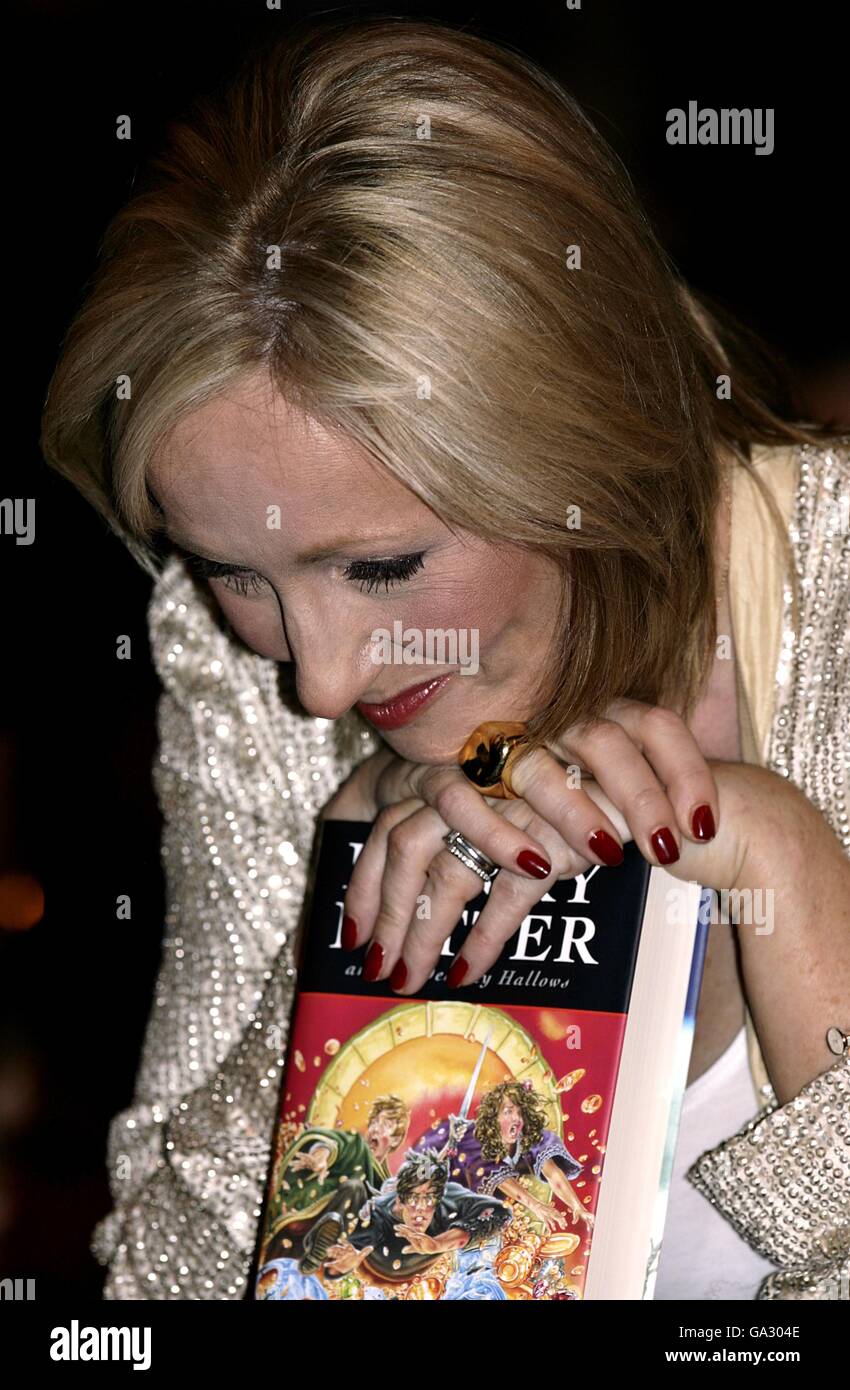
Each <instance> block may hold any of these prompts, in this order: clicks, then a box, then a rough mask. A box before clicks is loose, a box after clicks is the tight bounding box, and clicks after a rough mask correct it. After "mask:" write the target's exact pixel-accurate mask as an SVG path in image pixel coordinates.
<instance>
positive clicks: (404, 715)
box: [355, 671, 454, 729]
mask: <svg viewBox="0 0 850 1390" xmlns="http://www.w3.org/2000/svg"><path fill="white" fill-rule="evenodd" d="M453 675H454V672H453V671H449V672H448V673H447V674H446V675H444V676H435V677H434V678H433V679H432V680H429V681H420V683H419V685H411V686H408V688H407V690H402V691H400V692H399V694H398V695H394V696H393V698H392V699H391V700H387V701H385V702H384V703H382V704H376V705H370V704H366V703H365V702H364V701H363V700H359V701H358V703H357V705H356V706H355V708H356V709H359V711H360V713H361V714H362V715H363V717H364V719H368V720H369V723H370V724H374V725H375V727H376V728H378V729H400V728H401V726H402V724H409V723H410V721H411V719H415V718H416V716H417V714H418V713H419V711H420V710H421V709H423V708H424V706H425V705H426V704H427V703H428V701H429V700H431V699H433V697H434V696H435V695H436V694H437V692H438V691H440V690H442V688H443V686H444V685H445V684H446V683H447V682H448V681H450V680H451V678H452V676H453Z"/></svg>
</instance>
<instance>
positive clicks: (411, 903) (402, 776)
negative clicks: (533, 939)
mask: <svg viewBox="0 0 850 1390" xmlns="http://www.w3.org/2000/svg"><path fill="white" fill-rule="evenodd" d="M608 715H609V717H608V718H606V719H604V720H600V721H597V722H596V723H594V724H590V725H585V726H581V727H577V728H575V729H571V730H570V731H569V732H568V733H567V734H566V735H564V736H563V737H562V738H561V739H560V740H559V742H558V747H557V750H556V751H555V752H554V753H553V752H552V751H549V750H548V749H539V750H536V751H535V752H534V753H531V754H529V755H527V756H525V757H523V758H520V759H518V760H517V761H516V763H514V764H513V765H512V768H511V779H512V784H513V787H514V790H515V791H516V792H518V793H519V798H518V799H517V800H515V801H498V800H494V799H492V798H485V797H482V796H481V794H480V793H479V792H478V791H476V789H475V788H474V787H473V786H472V785H471V784H470V783H469V782H468V781H467V779H466V778H465V777H464V775H463V773H462V772H461V771H460V769H459V768H458V767H456V766H454V765H452V766H445V765H424V764H413V763H408V762H405V761H404V760H402V759H399V758H397V757H396V756H395V754H393V753H392V751H391V750H389V749H382V750H381V751H380V752H379V753H377V754H375V755H374V756H373V757H372V758H369V759H367V760H366V762H365V763H364V764H362V765H361V767H360V768H358V769H357V770H356V771H355V773H354V774H352V777H351V778H349V779H348V781H347V782H346V783H345V785H344V786H343V787H342V788H341V789H340V791H339V792H338V793H337V795H336V796H335V797H334V798H333V799H332V800H331V801H330V802H329V803H328V805H327V807H326V808H325V810H324V812H323V817H324V818H331V819H347V818H351V819H360V820H373V819H374V820H375V824H374V826H373V829H372V831H371V833H370V835H369V839H368V840H367V843H366V845H365V846H364V848H363V850H362V851H361V854H360V856H359V858H358V861H357V864H356V865H355V868H354V870H353V872H352V876H351V881H350V884H349V888H348V892H347V894H346V900H345V923H344V932H343V941H344V944H345V946H346V947H347V948H348V949H351V950H353V949H355V948H356V947H358V946H361V945H363V944H364V943H365V942H366V941H367V940H369V939H370V938H371V945H370V950H369V953H368V955H367V960H366V966H365V969H364V974H365V977H366V978H367V979H370V980H376V979H383V978H386V977H387V976H388V975H389V976H391V980H392V984H393V987H394V988H395V989H397V990H398V991H399V992H404V993H407V994H410V993H415V991H416V990H417V989H418V988H419V987H420V986H421V984H422V983H423V982H424V980H425V979H427V977H428V975H429V974H430V972H431V970H432V969H433V967H434V965H435V964H436V962H437V960H438V958H439V955H440V951H441V949H442V946H443V943H444V941H445V939H446V938H447V937H448V936H449V934H450V933H451V931H452V929H453V928H454V926H455V924H456V922H457V920H458V918H459V917H460V915H461V913H462V911H463V908H464V905H465V904H466V903H467V902H468V901H469V900H470V899H471V898H474V897H477V895H478V893H479V892H480V891H481V886H482V885H481V879H480V878H478V877H477V875H475V874H474V873H473V872H472V871H471V870H469V869H467V868H466V867H465V866H464V865H463V864H461V863H460V861H459V860H457V859H456V858H455V857H454V856H453V855H451V854H450V853H449V852H448V850H447V849H446V847H445V845H444V844H443V836H444V835H445V834H446V833H447V832H448V830H450V829H452V830H460V831H461V833H462V834H463V835H464V836H465V837H466V838H467V839H469V840H470V841H471V843H472V844H474V845H476V846H477V848H479V849H480V850H482V851H483V852H484V853H485V854H486V855H487V856H488V857H489V858H490V859H492V860H493V861H494V863H496V864H498V865H500V866H501V867H502V872H501V873H500V874H499V875H498V877H497V878H496V879H495V881H494V882H493V885H492V887H491V889H490V892H489V896H488V901H487V905H486V907H485V908H484V910H483V911H482V913H481V915H480V917H479V919H478V922H477V923H476V926H475V928H474V929H473V931H472V932H471V933H470V935H469V937H468V938H467V942H466V944H465V946H464V955H463V957H459V958H458V960H457V961H456V962H455V965H454V966H453V968H452V971H451V972H450V975H449V982H450V984H452V985H454V984H460V983H462V982H463V983H472V982H473V981H474V980H475V979H476V978H477V976H478V975H480V974H481V973H482V972H483V971H484V970H486V969H487V967H488V966H489V965H491V964H492V963H493V961H494V960H495V959H496V958H497V957H498V955H499V953H500V951H501V949H502V946H503V945H504V943H505V942H506V941H507V940H508V939H509V938H510V936H512V935H513V933H514V932H515V931H516V929H517V927H518V926H519V924H520V922H521V921H522V919H523V917H524V916H525V915H526V913H527V912H528V911H529V910H530V908H531V907H533V906H534V904H535V903H536V902H538V901H539V899H540V897H541V896H542V894H543V893H544V892H545V891H546V888H547V887H548V886H549V885H550V884H551V883H553V882H554V881H555V879H556V878H572V877H574V876H575V875H576V874H578V873H581V872H583V871H584V870H585V869H587V868H588V867H589V866H591V865H592V864H609V865H615V864H617V863H619V862H621V860H622V843H623V842H624V841H625V840H628V839H630V838H632V837H633V838H634V839H635V840H636V841H637V843H638V846H639V848H640V849H641V852H642V853H643V854H644V856H645V857H646V858H647V859H648V860H649V861H650V863H654V864H659V863H662V864H665V865H667V866H670V865H673V864H675V863H676V862H677V861H678V859H679V858H680V857H681V854H682V848H683V846H686V845H689V844H690V845H692V846H695V845H700V846H701V847H704V846H705V843H706V841H707V840H709V839H710V838H712V837H713V835H714V833H715V827H716V826H717V825H718V824H719V823H720V817H721V808H720V801H719V795H718V789H717V786H716V784H715V780H714V777H713V775H712V771H711V769H710V768H709V765H708V764H707V763H706V761H705V759H704V758H703V756H702V754H701V753H700V751H699V748H698V746H697V744H696V741H695V739H694V738H693V735H692V734H691V733H690V731H689V730H688V729H687V727H686V725H685V724H684V722H683V721H682V720H681V719H680V718H679V717H678V716H677V715H676V714H674V713H673V712H672V711H670V710H664V709H659V708H655V707H652V706H648V705H643V704H639V703H637V702H635V701H618V702H617V703H616V704H615V705H614V706H612V707H611V709H610V710H609V711H608ZM376 817H377V819H375V818H376ZM423 898H424V900H425V901H426V902H427V904H428V907H429V915H428V916H424V917H423V916H422V914H421V913H420V912H418V906H419V904H420V903H421V902H422V900H423Z"/></svg>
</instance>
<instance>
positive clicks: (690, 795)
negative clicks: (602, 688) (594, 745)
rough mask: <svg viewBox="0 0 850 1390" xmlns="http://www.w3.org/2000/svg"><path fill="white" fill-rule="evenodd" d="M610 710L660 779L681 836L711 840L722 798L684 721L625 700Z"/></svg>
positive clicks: (659, 708) (662, 710) (670, 712)
mask: <svg viewBox="0 0 850 1390" xmlns="http://www.w3.org/2000/svg"><path fill="white" fill-rule="evenodd" d="M614 709H615V710H616V715H615V717H616V719H617V721H618V722H619V723H621V724H622V725H623V727H624V728H625V730H626V732H627V733H629V734H631V737H632V739H633V740H634V742H635V743H636V744H637V746H638V747H639V748H640V749H641V750H642V752H643V754H644V756H645V757H646V758H647V759H648V761H649V762H650V763H651V765H652V767H653V768H654V769H655V771H656V772H657V773H658V776H659V778H660V779H661V781H662V782H663V784H664V787H665V789H666V792H667V796H668V798H669V800H670V803H671V805H672V806H673V809H674V811H675V814H676V821H677V823H678V826H679V829H680V830H681V832H682V834H683V835H686V836H687V837H688V839H690V840H694V841H696V842H697V843H698V844H699V843H704V842H705V841H706V840H712V839H713V838H714V836H715V835H716V833H717V830H718V828H719V825H720V796H719V792H718V788H717V783H716V782H715V779H714V776H713V774H712V771H711V768H710V767H709V765H708V762H707V760H706V759H705V757H704V756H703V754H702V751H701V749H700V746H699V744H698V743H697V741H696V739H695V737H694V735H693V734H692V733H691V730H690V729H689V728H688V726H687V724H686V723H685V721H684V720H683V719H682V718H680V716H679V715H678V714H676V712H675V711H674V710H670V709H665V708H663V707H662V706H659V705H646V704H641V703H639V702H638V701H624V702H623V707H622V708H621V707H620V705H619V703H618V704H617V705H615V706H614Z"/></svg>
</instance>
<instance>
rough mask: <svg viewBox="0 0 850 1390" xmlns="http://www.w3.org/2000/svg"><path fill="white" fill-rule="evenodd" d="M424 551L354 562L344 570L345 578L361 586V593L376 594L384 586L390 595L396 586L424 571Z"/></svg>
mask: <svg viewBox="0 0 850 1390" xmlns="http://www.w3.org/2000/svg"><path fill="white" fill-rule="evenodd" d="M424 556H425V552H424V550H418V551H416V552H414V553H413V554H411V555H390V556H387V557H386V558H385V559H381V560H352V561H351V563H350V564H349V565H347V566H346V568H345V569H344V570H343V577H344V578H345V579H348V580H351V581H352V582H353V583H356V584H359V586H360V592H361V593H374V592H375V591H376V590H377V589H378V588H380V586H381V585H382V584H383V586H384V592H385V593H388V592H389V590H390V589H391V588H392V587H393V585H395V584H402V583H404V581H405V580H407V579H411V578H412V577H413V575H414V574H416V573H417V572H418V571H419V570H421V569H422V567H423V565H424V563H425V560H424Z"/></svg>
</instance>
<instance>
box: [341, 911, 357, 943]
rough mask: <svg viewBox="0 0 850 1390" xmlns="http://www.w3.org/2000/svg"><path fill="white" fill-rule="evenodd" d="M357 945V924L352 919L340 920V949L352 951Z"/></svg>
mask: <svg viewBox="0 0 850 1390" xmlns="http://www.w3.org/2000/svg"><path fill="white" fill-rule="evenodd" d="M356 945H357V923H356V922H355V920H354V918H353V917H343V919H342V949H343V950H344V951H353V950H354V948H355V946H356Z"/></svg>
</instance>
